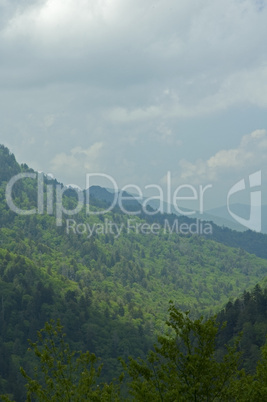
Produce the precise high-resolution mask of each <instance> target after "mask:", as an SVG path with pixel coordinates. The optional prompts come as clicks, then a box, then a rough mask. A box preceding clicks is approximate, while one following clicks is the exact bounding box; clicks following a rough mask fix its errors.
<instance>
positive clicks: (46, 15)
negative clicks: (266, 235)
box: [0, 0, 267, 207]
mask: <svg viewBox="0 0 267 402" xmlns="http://www.w3.org/2000/svg"><path fill="white" fill-rule="evenodd" d="M266 38H267V1H265V0H218V1H214V0H205V1H204V0H180V1H177V0H142V1H141V0H12V1H8V0H0V86H1V91H0V105H1V107H0V143H3V144H4V145H6V146H8V147H9V148H10V150H11V151H12V152H13V153H15V155H16V157H17V159H18V161H19V162H20V163H22V162H25V163H27V164H28V165H29V166H31V167H33V168H34V169H37V170H43V171H45V172H46V173H52V174H54V176H55V177H56V178H58V179H59V180H60V181H62V182H64V183H65V184H69V183H73V184H77V185H79V186H81V187H85V174H86V173H93V172H94V173H98V172H101V173H105V174H109V175H110V176H112V177H113V178H114V179H115V180H116V182H117V183H118V186H119V187H122V186H124V185H126V184H130V183H134V184H136V185H138V186H140V187H141V188H143V189H144V186H145V185H148V184H152V183H155V184H158V185H161V186H163V187H164V186H165V184H166V175H167V172H168V171H170V172H171V176H172V185H173V188H175V187H177V186H178V185H180V184H182V183H188V184H190V185H193V186H196V188H198V186H199V185H200V184H202V185H207V184H211V185H212V186H213V187H212V191H211V192H210V195H209V200H208V204H209V205H208V207H211V206H216V205H222V204H225V202H226V194H227V191H228V190H229V188H230V187H231V186H232V185H233V184H235V183H236V182H237V181H239V180H241V179H242V178H245V179H246V183H247V177H248V175H249V174H252V173H254V172H256V171H258V170H261V171H262V182H263V188H266V189H267V131H266V130H267V113H266V112H267V45H266ZM99 184H104V183H100V182H99ZM245 201H246V200H244V202H245ZM266 203H267V202H266Z"/></svg>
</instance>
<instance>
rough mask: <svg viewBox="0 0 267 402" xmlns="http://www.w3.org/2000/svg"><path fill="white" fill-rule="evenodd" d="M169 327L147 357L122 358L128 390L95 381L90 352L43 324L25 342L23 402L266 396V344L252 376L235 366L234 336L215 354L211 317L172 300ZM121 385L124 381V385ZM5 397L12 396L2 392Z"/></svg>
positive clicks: (242, 401) (95, 369)
mask: <svg viewBox="0 0 267 402" xmlns="http://www.w3.org/2000/svg"><path fill="white" fill-rule="evenodd" d="M167 325H168V327H169V332H168V333H167V334H166V335H164V336H159V338H158V344H157V345H156V346H155V349H154V351H150V352H149V354H148V357H147V359H146V360H141V359H138V360H134V359H133V358H130V359H129V362H128V363H126V362H122V364H123V367H124V370H125V373H126V375H125V378H126V379H127V380H125V381H126V387H127V388H128V392H127V393H126V394H125V396H123V393H121V392H120V388H119V386H121V385H122V380H123V376H124V375H121V377H120V378H119V379H118V380H117V381H116V380H115V383H116V385H114V384H112V383H110V384H105V383H99V375H100V371H101V366H100V365H99V363H98V359H97V358H96V357H95V355H94V354H91V353H89V352H86V353H81V352H79V353H77V352H72V351H71V350H70V347H69V345H68V344H67V343H66V342H65V340H64V334H63V333H62V329H63V327H62V326H61V325H60V323H59V322H57V323H56V324H55V323H52V322H51V323H46V324H45V327H44V328H43V329H42V330H41V331H39V332H38V341H37V342H35V343H32V342H30V346H31V350H33V351H34V354H35V356H36V357H37V359H38V361H37V367H36V369H35V374H34V376H33V377H32V376H30V375H28V374H27V372H26V371H25V370H24V369H23V368H21V373H22V375H23V376H24V377H25V378H26V380H27V384H26V388H27V399H26V400H27V401H41V402H46V401H63V402H65V401H73V402H78V401H119V400H132V398H133V399H134V400H135V401H153V402H157V401H164V402H169V401H170V402H171V401H225V402H226V401H240V402H248V401H254V402H257V401H265V400H267V343H266V344H265V346H264V347H263V349H262V359H261V360H260V361H259V362H258V365H257V370H256V373H255V374H254V375H250V374H248V375H247V374H246V373H245V371H244V370H243V369H242V370H239V369H238V363H239V360H240V357H241V356H240V352H238V350H237V349H238V343H239V339H237V341H236V342H235V345H234V346H233V347H228V349H227V352H226V353H225V355H224V357H223V359H222V360H221V361H218V360H216V358H215V337H216V334H217V331H218V326H217V324H216V319H215V317H212V318H209V319H208V320H206V321H204V320H203V318H199V319H195V320H192V319H191V318H190V317H189V313H188V312H187V313H182V312H181V311H179V310H178V309H177V308H176V307H175V305H174V304H173V303H171V304H170V307H169V320H168V321H167ZM124 386H125V384H124ZM2 400H4V401H7V402H8V401H9V402H10V401H12V399H10V398H9V397H8V396H7V395H6V396H2Z"/></svg>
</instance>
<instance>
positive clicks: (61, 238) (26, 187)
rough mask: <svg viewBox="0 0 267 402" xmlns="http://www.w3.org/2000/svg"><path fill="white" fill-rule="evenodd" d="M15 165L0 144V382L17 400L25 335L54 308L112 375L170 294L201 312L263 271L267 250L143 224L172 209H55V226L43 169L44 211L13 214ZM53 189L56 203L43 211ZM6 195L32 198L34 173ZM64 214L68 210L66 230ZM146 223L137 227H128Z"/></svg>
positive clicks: (149, 335)
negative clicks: (135, 212) (147, 212)
mask: <svg viewBox="0 0 267 402" xmlns="http://www.w3.org/2000/svg"><path fill="white" fill-rule="evenodd" d="M22 172H24V173H25V172H27V173H34V172H33V170H31V169H29V168H28V166H27V165H21V166H20V165H19V164H18V163H17V162H16V160H15V157H14V156H13V155H12V154H10V152H9V151H8V149H7V148H5V147H3V146H1V147H0V247H1V249H0V311H1V314H0V321H1V326H0V336H1V339H0V340H1V342H0V348H1V349H0V354H1V361H4V362H5V363H4V364H3V365H2V366H1V369H0V375H1V378H2V380H1V383H0V387H1V389H0V392H4V391H6V390H8V391H10V392H12V393H15V392H16V389H18V391H17V395H16V398H17V400H19V399H18V398H19V395H20V394H21V392H22V391H21V389H22V388H17V386H18V384H22V379H21V378H20V377H19V374H18V367H19V366H20V365H21V363H22V362H24V365H25V363H26V365H28V366H30V363H31V362H30V359H29V357H28V355H27V353H26V350H27V338H29V337H30V338H32V339H33V337H34V336H35V334H36V330H37V329H39V328H41V327H42V326H43V324H44V322H45V321H47V320H49V319H50V318H51V317H52V318H58V317H59V318H61V321H62V324H63V325H64V328H65V330H66V332H67V336H68V339H69V340H70V342H71V343H72V344H75V345H76V349H78V348H81V349H82V350H86V349H89V350H90V351H92V352H95V353H96V354H97V355H98V356H100V357H102V358H103V359H104V361H105V362H106V364H105V366H104V370H103V375H104V376H105V378H108V379H110V378H111V377H112V375H113V374H114V373H115V372H116V368H117V367H118V362H117V357H118V356H123V357H127V356H128V355H129V354H132V355H134V356H135V357H137V356H143V355H144V354H145V353H146V352H147V349H148V348H149V346H150V345H151V343H152V340H153V339H155V337H156V333H158V332H160V331H162V328H163V325H164V322H165V319H166V314H167V313H166V312H167V309H168V302H169V299H172V300H174V302H175V303H176V304H177V305H178V306H179V307H180V308H182V309H183V310H185V309H190V310H191V311H192V313H193V315H195V316H196V315H198V314H199V313H203V314H209V313H211V312H214V311H218V309H219V308H220V307H221V306H223V305H224V304H225V303H226V302H227V301H228V299H229V298H230V297H232V298H234V297H237V296H238V295H240V294H241V293H242V292H243V291H244V290H245V289H249V288H251V287H253V286H255V284H256V283H258V282H259V281H260V280H262V279H263V278H264V277H265V276H266V274H267V260H265V259H261V258H259V257H256V256H255V255H252V254H249V253H247V252H246V251H244V250H243V249H240V248H232V247H228V246H226V245H224V244H222V243H220V242H218V241H215V240H212V237H209V236H206V237H204V236H199V235H191V234H187V235H182V234H177V233H171V231H169V232H168V231H166V230H164V226H160V228H159V230H158V231H156V234H154V233H152V231H151V225H153V224H158V223H162V224H163V222H165V220H166V219H169V223H170V226H171V227H172V225H173V220H174V219H175V217H174V216H168V215H156V216H144V215H142V216H141V217H133V216H131V215H126V214H123V213H122V212H121V210H120V209H119V208H118V207H115V208H114V209H113V210H111V211H110V212H108V213H106V214H104V215H102V214H99V215H93V214H91V215H88V214H86V210H85V208H83V209H81V211H79V212H78V213H77V214H75V216H66V215H64V214H63V217H62V226H57V221H56V217H55V211H56V202H55V197H56V187H57V186H60V185H59V183H58V182H56V180H53V181H51V180H49V179H48V178H47V177H44V185H43V197H44V206H45V208H44V211H43V213H36V214H32V215H20V214H17V213H15V212H13V211H12V210H11V209H10V207H9V206H8V205H7V202H6V188H7V184H8V182H9V180H10V179H11V178H12V177H13V176H14V175H16V174H18V173H22ZM36 178H37V175H36ZM49 186H50V187H49ZM60 188H61V186H60ZM51 189H52V190H51ZM49 191H50V193H49ZM51 191H52V193H51ZM51 194H52V195H53V203H52V204H51V205H50V209H53V211H54V213H53V214H51V215H49V214H47V213H46V207H47V200H49V197H51ZM12 198H13V200H14V204H15V205H16V206H17V207H18V208H20V209H24V210H30V209H32V208H37V207H38V205H37V200H38V192H37V179H35V178H33V177H32V178H24V179H23V180H19V181H18V182H17V183H16V184H15V185H14V187H13V191H12ZM76 198H77V195H76V192H75V191H71V190H68V191H66V192H65V194H64V195H63V200H62V202H63V205H64V207H65V208H66V209H74V208H75V206H76V205H77V199H76ZM91 201H92V202H91V205H90V206H91V208H92V210H93V211H96V212H97V211H98V212H100V211H101V209H105V207H106V204H105V202H103V200H101V201H98V200H97V198H95V199H94V200H91ZM68 219H73V220H75V223H74V222H72V226H69V230H68V224H69V223H68ZM129 221H130V223H129ZM187 221H188V220H187V218H184V222H187ZM79 224H80V225H81V226H79V227H78V226H77V225H79ZM144 224H146V225H148V226H146V232H145V233H143V232H142V231H140V230H138V231H137V230H136V228H137V227H138V228H142V227H143V226H142V225H144ZM109 225H114V226H109ZM77 228H79V229H80V230H78V229H77ZM111 228H113V229H112V230H113V231H112V230H111ZM118 228H121V232H120V233H119V232H118V231H116V230H117V229H118ZM105 229H107V230H105ZM90 230H91V232H90ZM221 233H222V232H221ZM233 236H237V234H233ZM213 238H215V237H213ZM263 239H264V241H266V237H264V238H263ZM77 345H78V346H77ZM22 400H23V399H22Z"/></svg>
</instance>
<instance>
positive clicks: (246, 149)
mask: <svg viewBox="0 0 267 402" xmlns="http://www.w3.org/2000/svg"><path fill="white" fill-rule="evenodd" d="M266 148H267V131H266V130H255V131H253V132H252V133H250V134H247V135H245V136H243V138H242V140H241V142H240V144H239V147H238V148H234V149H223V150H220V151H219V152H217V153H216V154H215V155H213V156H211V157H210V158H209V159H207V160H202V159H199V160H197V161H196V162H195V163H191V162H188V161H187V160H185V159H183V160H181V161H180V167H181V175H180V178H181V180H182V181H186V180H189V181H191V182H194V183H201V182H203V181H205V182H207V181H212V182H214V181H216V180H220V179H222V178H223V177H224V176H225V175H226V176H227V175H229V174H231V175H234V174H235V173H236V172H240V171H241V170H244V169H245V170H247V169H253V168H255V167H256V166H258V168H262V167H263V166H264V165H266V162H267V155H266Z"/></svg>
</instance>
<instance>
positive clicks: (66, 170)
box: [50, 142, 104, 183]
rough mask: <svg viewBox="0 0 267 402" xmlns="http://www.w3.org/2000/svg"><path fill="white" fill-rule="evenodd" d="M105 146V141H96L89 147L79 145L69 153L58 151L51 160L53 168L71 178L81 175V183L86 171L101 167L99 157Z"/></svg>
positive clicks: (95, 170) (94, 170) (54, 170)
mask: <svg viewBox="0 0 267 402" xmlns="http://www.w3.org/2000/svg"><path fill="white" fill-rule="evenodd" d="M103 146H104V144H103V142H96V143H94V144H93V145H91V146H90V147H89V148H87V149H84V148H82V147H80V146H77V147H75V148H73V149H71V151H70V153H69V154H67V153H65V152H61V153H58V154H57V155H56V156H55V157H54V158H53V159H52V160H51V162H50V166H51V170H52V171H53V172H57V173H58V174H59V175H60V176H61V177H62V175H63V176H64V177H68V179H69V180H74V179H75V178H77V177H79V183H80V182H81V180H83V179H84V175H85V174H86V173H91V172H97V171H98V170H99V169H100V165H99V157H100V154H101V150H102V149H103Z"/></svg>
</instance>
